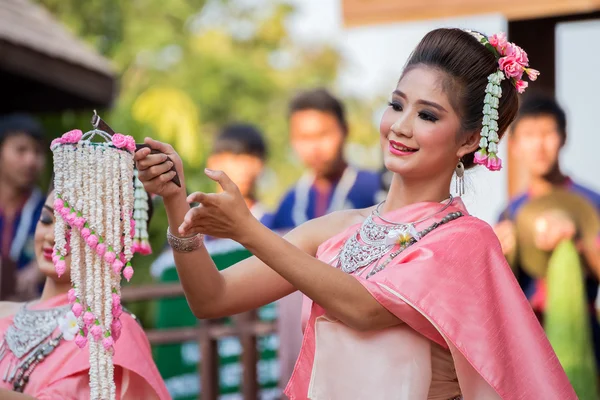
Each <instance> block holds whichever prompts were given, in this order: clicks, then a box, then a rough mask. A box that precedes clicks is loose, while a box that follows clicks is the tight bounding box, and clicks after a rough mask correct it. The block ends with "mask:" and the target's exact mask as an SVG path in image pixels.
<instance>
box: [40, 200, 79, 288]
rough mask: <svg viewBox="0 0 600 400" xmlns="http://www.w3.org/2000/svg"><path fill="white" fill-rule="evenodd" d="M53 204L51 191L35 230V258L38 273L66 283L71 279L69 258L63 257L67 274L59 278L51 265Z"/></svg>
mask: <svg viewBox="0 0 600 400" xmlns="http://www.w3.org/2000/svg"><path fill="white" fill-rule="evenodd" d="M53 204H54V191H52V192H51V193H50V194H49V195H48V198H47V199H46V203H45V204H44V208H43V209H42V214H41V215H40V220H39V221H38V224H37V226H36V228H35V239H34V246H35V256H36V259H37V262H38V266H39V268H40V271H42V273H43V274H44V275H46V276H47V277H50V278H52V279H53V280H54V281H56V282H60V283H67V282H69V281H70V279H71V278H70V274H71V262H70V261H71V257H70V256H67V257H65V262H66V264H67V272H66V273H65V274H64V275H62V276H61V277H60V278H59V277H58V275H57V274H56V271H55V270H54V264H53V263H52V251H53V249H54V209H53V208H52V207H53Z"/></svg>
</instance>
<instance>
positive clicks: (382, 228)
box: [337, 195, 454, 273]
mask: <svg viewBox="0 0 600 400" xmlns="http://www.w3.org/2000/svg"><path fill="white" fill-rule="evenodd" d="M453 200H454V198H453V197H452V195H450V198H449V199H448V200H447V203H446V204H444V205H443V206H442V208H440V209H439V210H437V211H436V212H435V213H433V214H431V215H428V216H427V217H424V218H421V219H420V220H418V221H413V222H408V223H406V222H393V221H388V220H386V219H384V218H382V216H381V213H380V211H379V210H380V209H381V206H382V205H383V203H384V202H381V203H379V204H378V205H377V207H376V208H375V210H373V212H372V213H371V214H370V215H369V216H368V217H367V218H366V219H365V221H364V222H363V223H362V225H361V227H360V229H358V231H357V232H356V234H354V235H352V236H350V237H349V238H348V240H346V242H345V243H344V246H342V249H341V250H340V253H339V255H338V256H337V258H338V266H339V267H340V268H341V269H342V271H344V272H346V273H353V272H355V271H356V270H358V269H359V268H363V267H366V266H367V265H370V264H372V263H373V262H374V261H375V260H378V259H380V258H381V257H382V256H383V255H384V254H385V253H387V252H388V251H389V250H390V249H391V248H392V247H394V246H395V245H396V244H402V243H404V242H406V241H408V240H409V239H411V238H415V240H419V239H420V234H419V232H417V230H416V228H415V225H416V224H418V223H421V222H424V221H426V220H428V219H430V218H432V217H433V216H435V215H436V214H439V213H440V212H442V211H444V210H445V209H447V208H448V207H449V206H450V204H452V201H453ZM374 217H377V218H378V219H380V220H382V221H384V222H386V223H387V224H388V225H383V224H378V223H377V222H375V220H374Z"/></svg>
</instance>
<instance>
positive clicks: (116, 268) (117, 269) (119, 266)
mask: <svg viewBox="0 0 600 400" xmlns="http://www.w3.org/2000/svg"><path fill="white" fill-rule="evenodd" d="M112 267H113V272H114V273H115V275H119V274H120V273H121V270H122V269H123V262H122V261H121V260H115V261H114V262H113V264H112Z"/></svg>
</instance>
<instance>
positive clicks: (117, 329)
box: [110, 319, 123, 340]
mask: <svg viewBox="0 0 600 400" xmlns="http://www.w3.org/2000/svg"><path fill="white" fill-rule="evenodd" d="M122 328H123V325H121V321H120V320H119V319H113V321H112V324H111V325H110V330H111V332H112V336H113V337H114V338H115V340H119V338H120V337H121V329H122Z"/></svg>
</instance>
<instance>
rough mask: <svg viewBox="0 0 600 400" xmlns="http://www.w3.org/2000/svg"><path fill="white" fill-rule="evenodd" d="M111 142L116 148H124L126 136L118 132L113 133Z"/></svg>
mask: <svg viewBox="0 0 600 400" xmlns="http://www.w3.org/2000/svg"><path fill="white" fill-rule="evenodd" d="M112 144H113V145H114V146H115V147H116V148H118V149H124V148H126V147H127V137H125V135H122V134H120V133H115V134H114V135H113V136H112Z"/></svg>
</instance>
